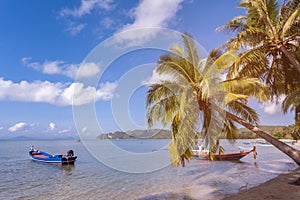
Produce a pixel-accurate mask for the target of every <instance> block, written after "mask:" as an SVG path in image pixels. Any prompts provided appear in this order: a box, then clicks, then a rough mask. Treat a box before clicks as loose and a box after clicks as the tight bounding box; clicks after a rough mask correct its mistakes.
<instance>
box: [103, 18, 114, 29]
mask: <svg viewBox="0 0 300 200" xmlns="http://www.w3.org/2000/svg"><path fill="white" fill-rule="evenodd" d="M114 23H115V21H114V20H112V19H111V18H109V17H105V18H104V19H102V20H101V21H100V24H101V25H102V26H103V27H104V28H106V29H110V28H112V26H113V24H114Z"/></svg>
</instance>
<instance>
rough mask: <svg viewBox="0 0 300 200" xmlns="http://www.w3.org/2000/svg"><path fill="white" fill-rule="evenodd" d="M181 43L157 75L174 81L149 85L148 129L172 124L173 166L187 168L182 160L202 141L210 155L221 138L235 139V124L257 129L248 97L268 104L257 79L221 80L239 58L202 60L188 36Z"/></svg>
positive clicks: (218, 54)
mask: <svg viewBox="0 0 300 200" xmlns="http://www.w3.org/2000/svg"><path fill="white" fill-rule="evenodd" d="M182 38H183V42H184V49H183V48H181V47H179V46H178V45H176V46H174V47H173V48H171V50H170V51H171V52H170V53H168V54H165V55H163V56H161V57H160V59H159V61H158V64H157V67H156V69H155V70H156V72H157V73H159V74H160V75H163V74H167V75H171V77H172V78H170V80H164V81H161V82H159V83H154V84H152V85H150V88H149V90H148V92H147V102H146V105H147V122H148V125H149V127H152V126H153V125H154V124H155V123H156V122H160V123H161V124H163V125H165V126H167V125H168V124H171V131H172V142H171V144H170V146H169V152H170V154H171V160H172V164H179V163H180V162H181V164H182V165H184V159H190V157H191V150H192V148H193V147H194V145H195V138H199V137H202V138H204V141H205V142H206V146H208V147H209V148H210V150H211V151H212V150H214V151H217V150H219V151H222V150H223V149H222V147H220V144H219V140H218V139H219V138H220V136H221V135H225V137H226V138H227V139H230V140H234V139H236V138H237V128H236V126H235V122H234V121H237V122H240V123H242V124H243V123H247V124H250V125H251V124H255V125H257V123H258V115H257V114H256V112H255V111H254V110H253V109H252V108H250V107H248V106H247V100H248V97H249V96H255V97H256V98H258V99H261V100H267V99H268V95H266V94H267V92H268V89H267V88H266V87H265V85H264V84H263V83H262V82H260V81H259V80H258V79H255V78H243V79H240V78H235V77H233V78H232V79H230V80H222V79H221V73H224V72H225V71H226V66H229V65H232V64H233V63H234V62H235V61H236V59H237V57H236V56H235V55H234V54H233V53H232V52H227V53H224V54H222V52H220V51H219V50H213V51H211V52H210V54H209V56H208V58H207V59H206V60H201V59H200V58H199V56H198V55H199V54H198V52H197V47H196V44H195V43H194V41H193V39H192V38H191V37H190V36H189V35H187V34H184V35H182ZM250 125H249V126H250ZM199 129H200V133H199ZM251 129H252V128H251ZM299 160H300V159H299ZM299 163H300V162H299Z"/></svg>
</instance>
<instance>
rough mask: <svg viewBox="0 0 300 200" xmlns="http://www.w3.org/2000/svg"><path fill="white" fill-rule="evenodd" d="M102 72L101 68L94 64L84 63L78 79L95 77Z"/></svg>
mask: <svg viewBox="0 0 300 200" xmlns="http://www.w3.org/2000/svg"><path fill="white" fill-rule="evenodd" d="M99 72H100V67H99V66H98V65H97V64H95V63H92V62H87V63H82V64H81V65H80V68H79V70H78V73H77V77H78V78H87V77H93V76H95V75H96V74H98V73H99Z"/></svg>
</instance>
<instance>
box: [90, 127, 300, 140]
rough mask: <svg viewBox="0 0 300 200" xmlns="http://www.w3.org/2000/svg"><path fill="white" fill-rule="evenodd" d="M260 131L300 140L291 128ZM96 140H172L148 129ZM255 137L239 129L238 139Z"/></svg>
mask: <svg viewBox="0 0 300 200" xmlns="http://www.w3.org/2000/svg"><path fill="white" fill-rule="evenodd" d="M259 128H260V129H262V130H264V131H265V132H267V133H269V134H271V135H272V136H273V137H275V138H278V139H294V140H298V139H300V134H299V133H294V132H293V131H292V130H291V126H259ZM96 138H97V139H98V140H104V139H122V140H130V139H132V140H134V139H135V140H139V139H172V135H171V131H170V130H164V129H162V130H160V129H150V130H131V131H126V132H123V131H116V132H113V133H106V134H100V135H98V136H97V137H96ZM256 138H257V135H256V134H255V133H253V132H251V131H250V130H248V129H246V128H240V129H239V136H238V139H256Z"/></svg>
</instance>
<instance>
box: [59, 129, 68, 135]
mask: <svg viewBox="0 0 300 200" xmlns="http://www.w3.org/2000/svg"><path fill="white" fill-rule="evenodd" d="M67 132H70V130H69V129H63V130H60V131H58V133H59V134H62V133H67Z"/></svg>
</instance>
